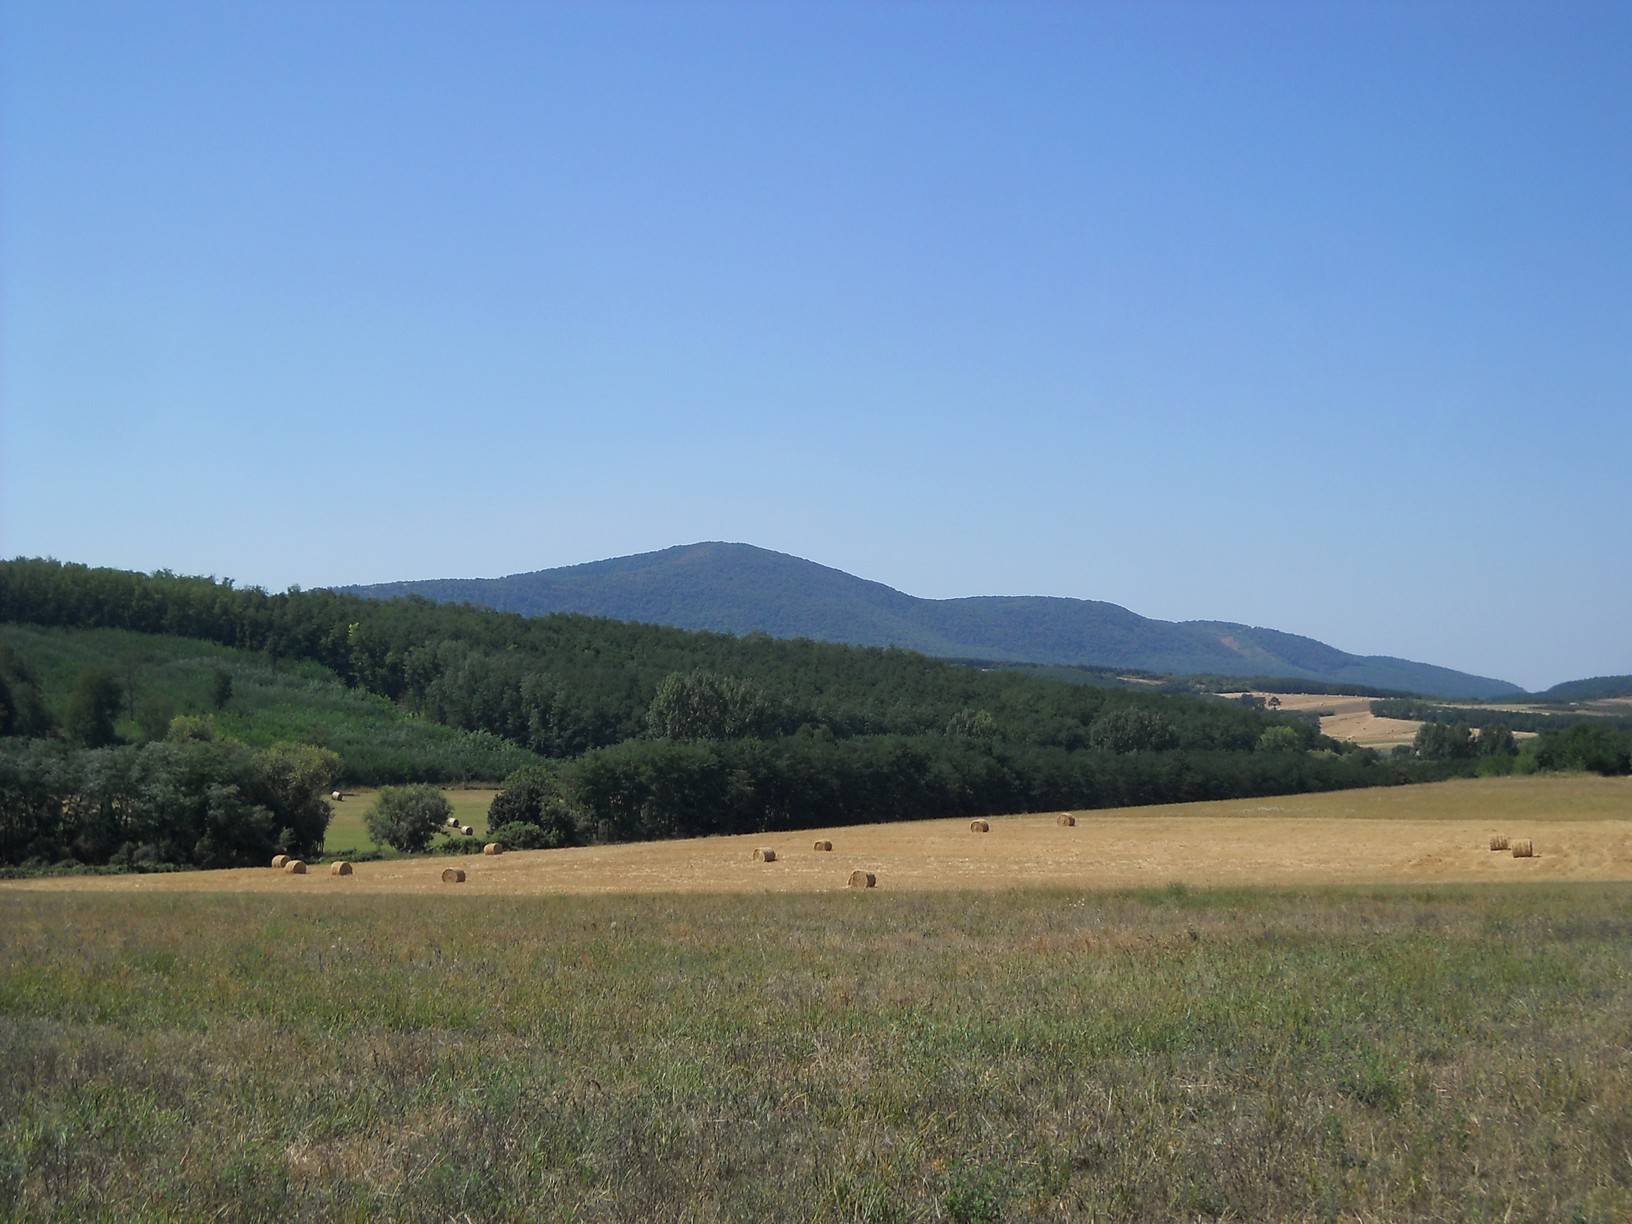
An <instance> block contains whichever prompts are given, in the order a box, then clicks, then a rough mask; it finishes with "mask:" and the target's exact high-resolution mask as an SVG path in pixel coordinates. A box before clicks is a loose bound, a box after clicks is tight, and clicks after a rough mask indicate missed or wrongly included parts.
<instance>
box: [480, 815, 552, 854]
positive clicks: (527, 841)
mask: <svg viewBox="0 0 1632 1224" xmlns="http://www.w3.org/2000/svg"><path fill="white" fill-rule="evenodd" d="M489 836H491V837H492V838H493V840H494V841H496V842H498V843H499V845H501V846H503V847H504V848H505V849H506V850H554V849H555V848H556V847H557V846H559V845H560V844H561V841H560V838H559V836H558V835H557V833H556V831H555V830H553V829H542V828H540V827H539V826H538V825H536V824H529V823H527V822H526V821H524V820H512V821H511V822H510V823H509V824H505V825H500V826H499V827H498V828H496V829H494V830H493V831H492V832H491V834H490V835H489Z"/></svg>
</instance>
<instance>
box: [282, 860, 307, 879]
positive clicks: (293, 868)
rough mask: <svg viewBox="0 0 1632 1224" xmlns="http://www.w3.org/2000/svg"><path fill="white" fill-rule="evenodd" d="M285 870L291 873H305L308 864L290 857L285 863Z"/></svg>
mask: <svg viewBox="0 0 1632 1224" xmlns="http://www.w3.org/2000/svg"><path fill="white" fill-rule="evenodd" d="M283 870H284V871H285V872H286V873H287V874H289V875H305V874H306V864H305V863H303V862H301V861H300V860H299V859H290V860H289V861H288V862H287V863H285V864H284V865H283Z"/></svg>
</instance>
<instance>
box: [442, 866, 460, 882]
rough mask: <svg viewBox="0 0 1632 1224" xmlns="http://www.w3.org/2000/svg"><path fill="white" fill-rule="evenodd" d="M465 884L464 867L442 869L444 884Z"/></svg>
mask: <svg viewBox="0 0 1632 1224" xmlns="http://www.w3.org/2000/svg"><path fill="white" fill-rule="evenodd" d="M464 882H465V869H464V868H463V867H444V868H443V869H442V883H444V884H463V883H464Z"/></svg>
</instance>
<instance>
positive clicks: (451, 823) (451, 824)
mask: <svg viewBox="0 0 1632 1224" xmlns="http://www.w3.org/2000/svg"><path fill="white" fill-rule="evenodd" d="M446 823H447V826H448V828H450V829H457V828H458V827H459V817H457V816H449V817H448V819H447V821H446Z"/></svg>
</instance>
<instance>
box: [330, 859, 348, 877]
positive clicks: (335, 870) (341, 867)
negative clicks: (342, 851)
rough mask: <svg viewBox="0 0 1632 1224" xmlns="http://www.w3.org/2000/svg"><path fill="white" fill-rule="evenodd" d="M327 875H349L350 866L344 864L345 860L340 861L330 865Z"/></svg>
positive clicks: (346, 863)
mask: <svg viewBox="0 0 1632 1224" xmlns="http://www.w3.org/2000/svg"><path fill="white" fill-rule="evenodd" d="M329 874H330V875H350V874H351V864H350V863H348V862H346V860H345V859H341V860H339V861H338V862H336V863H332V864H330V866H329Z"/></svg>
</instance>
